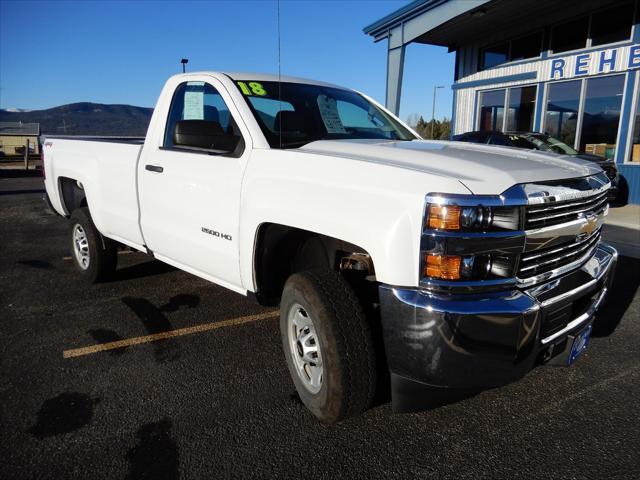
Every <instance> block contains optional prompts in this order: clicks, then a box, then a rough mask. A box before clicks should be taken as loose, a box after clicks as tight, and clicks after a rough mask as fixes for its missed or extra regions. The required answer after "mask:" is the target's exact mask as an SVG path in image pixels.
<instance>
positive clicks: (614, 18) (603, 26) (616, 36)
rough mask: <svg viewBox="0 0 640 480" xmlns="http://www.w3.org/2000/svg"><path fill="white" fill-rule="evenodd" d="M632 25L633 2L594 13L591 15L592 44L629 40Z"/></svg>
mask: <svg viewBox="0 0 640 480" xmlns="http://www.w3.org/2000/svg"><path fill="white" fill-rule="evenodd" d="M632 25H633V2H629V3H625V4H623V5H618V6H616V7H613V8H609V9H607V10H602V11H600V12H597V13H594V14H593V15H592V17H591V35H590V36H591V45H594V46H595V45H604V44H606V43H613V42H622V41H624V40H629V38H631V26H632Z"/></svg>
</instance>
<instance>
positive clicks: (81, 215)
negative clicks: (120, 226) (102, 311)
mask: <svg viewBox="0 0 640 480" xmlns="http://www.w3.org/2000/svg"><path fill="white" fill-rule="evenodd" d="M70 237H71V258H72V259H73V263H74V264H75V266H76V270H77V271H78V272H79V273H80V274H81V275H82V276H83V277H84V278H85V280H86V281H87V282H89V283H97V282H101V281H104V280H106V279H107V278H109V277H110V276H111V275H113V273H114V272H115V270H116V265H117V262H118V251H117V247H116V244H115V242H114V241H113V240H110V239H108V238H105V237H103V236H102V235H101V234H100V232H98V229H97V228H96V226H95V225H94V224H93V220H91V215H90V214H89V209H88V208H86V207H83V208H78V209H77V210H74V211H73V213H72V214H71V235H70Z"/></svg>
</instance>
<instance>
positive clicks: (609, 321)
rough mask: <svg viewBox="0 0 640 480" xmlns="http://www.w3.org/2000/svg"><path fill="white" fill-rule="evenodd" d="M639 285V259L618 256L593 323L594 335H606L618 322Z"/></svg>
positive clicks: (611, 331)
mask: <svg viewBox="0 0 640 480" xmlns="http://www.w3.org/2000/svg"><path fill="white" fill-rule="evenodd" d="M639 286H640V259H637V258H631V257H624V256H620V257H619V258H618V265H617V266H616V273H615V277H614V279H613V285H612V286H611V289H610V291H609V292H608V294H607V295H608V296H607V299H606V301H605V303H604V305H603V306H602V308H601V309H600V310H599V311H598V313H597V315H596V319H595V321H594V323H593V333H592V335H593V336H594V337H608V336H609V335H611V334H612V333H613V332H614V331H615V329H616V328H617V327H618V325H619V324H620V321H621V320H622V317H624V314H625V312H626V311H627V309H628V308H629V306H630V305H631V302H633V298H634V296H635V294H636V291H637V290H638V287H639Z"/></svg>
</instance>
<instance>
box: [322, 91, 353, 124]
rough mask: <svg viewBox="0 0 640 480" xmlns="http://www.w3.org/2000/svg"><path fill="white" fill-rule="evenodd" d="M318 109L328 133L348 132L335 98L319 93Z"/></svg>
mask: <svg viewBox="0 0 640 480" xmlns="http://www.w3.org/2000/svg"><path fill="white" fill-rule="evenodd" d="M318 109H319V110H320V116H321V117H322V121H323V122H324V126H325V128H326V129H327V133H347V131H346V130H345V128H344V125H343V124H342V120H340V116H339V115H338V104H337V102H336V99H335V98H331V97H328V96H326V95H318Z"/></svg>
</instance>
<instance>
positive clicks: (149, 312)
mask: <svg viewBox="0 0 640 480" xmlns="http://www.w3.org/2000/svg"><path fill="white" fill-rule="evenodd" d="M122 302H123V303H124V304H125V305H126V306H127V307H129V308H130V309H131V310H132V311H133V313H135V314H136V316H137V317H138V318H139V319H140V320H141V321H142V325H143V326H144V328H145V330H146V331H147V334H148V335H153V334H156V333H162V332H168V331H171V330H173V326H172V325H171V322H170V321H169V319H168V318H167V317H166V316H165V313H171V312H176V311H178V310H180V309H181V308H195V307H197V306H198V305H199V304H200V297H198V296H196V295H190V294H180V295H176V296H174V297H171V299H170V300H169V302H167V303H165V304H163V305H160V306H159V307H156V306H155V305H154V304H152V303H151V302H150V301H148V300H146V299H144V298H133V297H123V298H122ZM153 345H154V355H155V358H156V361H157V362H158V363H165V362H173V361H175V360H177V359H178V358H180V356H181V350H180V344H179V343H178V342H177V341H176V340H175V339H174V338H166V339H163V340H159V341H156V342H153Z"/></svg>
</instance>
